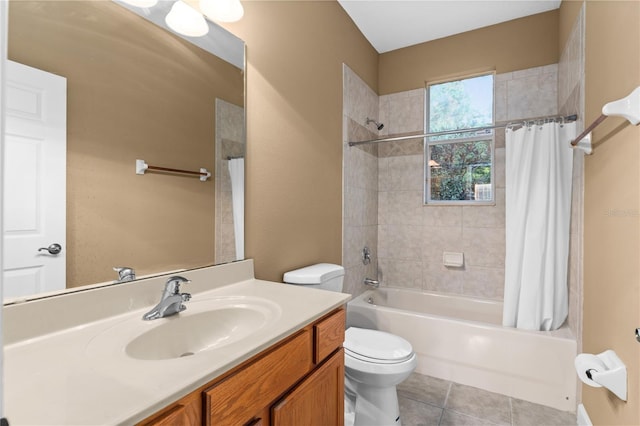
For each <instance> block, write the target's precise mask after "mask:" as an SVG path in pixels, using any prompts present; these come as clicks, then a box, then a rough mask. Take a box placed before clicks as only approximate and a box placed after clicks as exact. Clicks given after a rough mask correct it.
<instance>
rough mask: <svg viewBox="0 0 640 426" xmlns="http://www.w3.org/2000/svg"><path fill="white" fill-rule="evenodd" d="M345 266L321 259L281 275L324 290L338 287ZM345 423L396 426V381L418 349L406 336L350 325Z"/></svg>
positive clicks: (410, 367) (413, 362) (413, 363)
mask: <svg viewBox="0 0 640 426" xmlns="http://www.w3.org/2000/svg"><path fill="white" fill-rule="evenodd" d="M343 280H344V268H343V267H342V266H340V265H333V264H330V263H319V264H316V265H311V266H307V267H304V268H300V269H296V270H294V271H289V272H287V273H285V274H284V277H283V281H284V282H285V283H288V284H297V285H304V286H307V287H309V288H317V289H320V290H328V291H342V287H343ZM343 346H344V352H345V355H344V364H345V426H352V425H355V426H399V425H400V410H399V408H398V395H397V392H396V385H398V384H399V383H401V382H402V381H403V380H405V379H406V378H407V377H409V375H410V374H411V373H412V372H413V370H415V368H416V364H417V361H416V355H415V353H414V352H413V348H412V347H411V344H410V343H409V342H407V341H406V340H405V339H403V338H401V337H399V336H396V335H394V334H391V333H386V332H384V331H378V330H369V329H364V328H357V327H349V328H348V329H347V330H346V332H345V341H344V345H343Z"/></svg>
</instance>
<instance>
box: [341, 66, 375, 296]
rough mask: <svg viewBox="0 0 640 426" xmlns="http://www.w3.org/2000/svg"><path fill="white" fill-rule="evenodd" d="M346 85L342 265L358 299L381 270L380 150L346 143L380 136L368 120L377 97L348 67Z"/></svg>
mask: <svg viewBox="0 0 640 426" xmlns="http://www.w3.org/2000/svg"><path fill="white" fill-rule="evenodd" d="M343 85H344V87H343V116H342V118H343V132H342V134H343V137H344V138H345V140H344V141H343V142H344V143H343V146H344V148H343V149H344V153H343V154H344V155H343V197H344V199H343V204H342V205H343V206H344V207H343V219H342V221H343V231H342V232H343V236H342V247H343V249H342V265H343V266H344V267H345V289H344V291H345V292H346V293H351V294H352V295H354V296H357V295H359V294H361V293H362V292H363V291H364V290H365V286H364V284H363V281H364V279H365V278H366V277H368V278H372V279H375V278H376V276H377V270H378V259H377V246H378V148H377V147H376V146H374V145H362V146H357V147H349V146H348V145H347V142H348V141H362V140H369V139H374V138H376V137H377V130H376V128H375V126H374V125H373V124H369V125H367V124H366V120H367V117H369V118H372V119H376V118H377V117H378V95H377V94H376V93H375V92H374V91H373V90H371V88H369V86H367V84H366V83H365V82H364V81H362V79H360V77H358V76H357V75H356V74H355V73H354V72H353V71H352V70H351V69H350V68H349V67H348V66H346V65H344V71H343ZM374 130H375V133H374ZM365 246H366V247H369V248H370V249H371V251H372V257H371V263H369V264H368V265H365V264H364V263H363V261H362V250H363V248H364V247H365Z"/></svg>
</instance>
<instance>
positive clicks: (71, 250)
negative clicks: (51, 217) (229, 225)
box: [9, 1, 244, 287]
mask: <svg viewBox="0 0 640 426" xmlns="http://www.w3.org/2000/svg"><path fill="white" fill-rule="evenodd" d="M9 15H10V16H9V58H10V59H12V60H15V61H17V62H21V63H24V64H27V65H30V66H33V67H36V68H39V69H43V70H45V71H49V72H52V73H54V74H59V75H62V76H64V77H66V78H67V87H68V95H67V96H68V98H67V99H68V105H67V115H68V121H67V129H68V131H67V133H68V139H67V148H68V150H67V151H68V158H67V161H68V163H67V165H68V167H67V193H68V201H67V204H68V207H67V278H68V280H67V281H68V284H67V286H68V287H75V286H78V285H81V284H88V283H95V282H101V281H107V280H112V279H114V278H115V273H114V271H113V270H112V269H111V268H112V267H113V266H123V265H127V266H132V267H135V268H136V270H137V271H138V273H139V274H145V273H150V272H157V271H166V270H168V269H175V268H177V267H194V266H202V265H206V264H212V263H213V255H214V253H213V251H214V220H213V212H214V183H213V181H211V180H210V181H208V182H206V183H203V182H200V181H198V179H196V178H193V177H182V176H167V175H160V174H154V175H151V174H149V175H145V176H138V175H136V174H135V173H134V170H135V168H134V164H135V160H136V159H137V158H141V159H144V160H146V161H147V162H148V163H149V164H152V165H160V166H166V167H173V168H184V169H187V170H198V169H199V168H200V167H206V168H208V169H209V170H210V171H212V172H213V165H214V141H215V139H214V138H215V135H214V129H215V120H214V118H215V114H214V103H215V102H214V101H215V98H216V97H219V98H222V99H225V100H227V101H229V102H231V103H234V104H236V105H242V104H243V101H244V100H243V90H242V88H243V76H242V73H241V71H240V70H238V69H237V68H234V67H232V66H230V65H228V64H226V63H225V62H222V61H221V60H219V59H217V58H215V57H214V56H213V55H210V54H208V53H206V52H204V51H203V50H201V49H199V48H197V47H194V46H192V45H191V44H189V43H187V42H185V41H183V40H182V39H180V38H178V37H175V36H173V35H171V34H169V33H167V32H164V31H163V30H161V29H159V28H158V27H156V26H154V25H152V24H150V23H147V22H146V21H145V20H143V19H142V18H141V17H139V16H137V15H134V14H133V13H131V12H129V11H127V10H125V9H123V8H122V7H120V6H118V5H116V4H114V3H112V2H107V1H97V2H79V1H72V2H41V3H37V2H23V1H21V2H16V3H14V2H12V3H11V4H10V10H9ZM141 22H142V23H145V25H143V26H140V25H139V24H140V23H141ZM170 200H171V201H170Z"/></svg>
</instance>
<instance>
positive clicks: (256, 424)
mask: <svg viewBox="0 0 640 426" xmlns="http://www.w3.org/2000/svg"><path fill="white" fill-rule="evenodd" d="M245 426H262V418H261V417H258V418H255V417H254V418H253V419H251V420H249V421H248V422H247V424H246V425H245Z"/></svg>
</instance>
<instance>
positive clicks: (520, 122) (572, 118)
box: [349, 114, 578, 146]
mask: <svg viewBox="0 0 640 426" xmlns="http://www.w3.org/2000/svg"><path fill="white" fill-rule="evenodd" d="M560 118H561V119H563V120H564V121H566V122H571V121H576V120H577V119H578V115H577V114H572V115H567V116H561V115H556V116H549V117H536V118H528V119H525V120H518V121H513V122H509V123H507V124H500V125H496V126H486V127H473V128H470V129H456V130H446V131H443V132H432V133H418V134H414V135H403V136H391V137H387V138H380V139H372V140H368V141H361V142H349V146H357V145H366V144H372V143H381V142H396V141H404V140H409V139H416V138H426V137H430V136H442V135H452V134H456V133H470V132H482V131H486V130H493V129H503V128H505V127H509V126H517V125H526V124H527V123H532V122H536V121H539V120H557V119H560Z"/></svg>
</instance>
